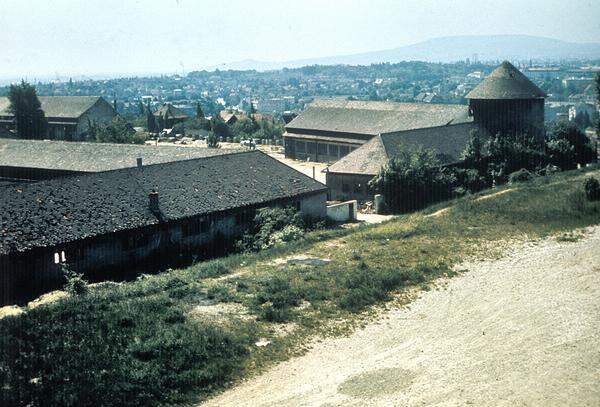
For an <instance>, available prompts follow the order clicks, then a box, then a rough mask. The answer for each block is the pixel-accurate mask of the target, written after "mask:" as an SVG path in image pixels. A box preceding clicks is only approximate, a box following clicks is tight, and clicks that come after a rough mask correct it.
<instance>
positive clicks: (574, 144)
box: [547, 120, 596, 170]
mask: <svg viewBox="0 0 600 407" xmlns="http://www.w3.org/2000/svg"><path fill="white" fill-rule="evenodd" d="M547 150H548V155H549V157H550V160H551V162H552V164H554V165H556V166H558V167H560V168H561V169H563V170H568V169H573V168H577V164H587V163H589V162H592V161H594V160H595V159H596V151H595V150H594V147H593V145H592V143H591V142H590V140H589V139H588V137H587V136H586V135H585V133H583V131H581V129H580V128H579V127H578V126H577V124H575V123H573V122H569V121H566V120H561V121H559V122H558V123H556V124H555V125H554V126H553V127H552V129H551V131H550V135H549V138H548V142H547Z"/></svg>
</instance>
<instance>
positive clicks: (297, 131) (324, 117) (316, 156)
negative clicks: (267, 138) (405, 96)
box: [283, 99, 473, 162]
mask: <svg viewBox="0 0 600 407" xmlns="http://www.w3.org/2000/svg"><path fill="white" fill-rule="evenodd" d="M468 113H469V111H468V107H467V106H463V105H449V104H448V105H444V104H424V103H396V102H375V101H356V100H345V99H317V100H316V101H315V102H313V103H312V104H310V105H309V106H308V107H307V108H306V109H305V110H304V111H303V112H302V113H300V114H299V115H298V116H297V117H296V118H294V119H293V120H292V121H291V122H290V123H288V124H287V125H286V133H285V134H284V135H283V138H284V145H285V155H286V157H289V158H296V159H301V160H306V159H310V160H311V161H319V162H334V161H337V160H339V159H340V158H342V157H343V156H345V155H346V154H348V153H349V152H351V151H353V150H355V149H356V148H358V147H360V146H361V145H363V144H365V143H366V142H367V141H369V140H370V139H372V138H373V137H375V136H377V135H378V134H381V133H390V132H395V131H406V130H414V129H420V128H425V127H435V126H443V125H447V124H451V123H468V122H471V121H473V119H472V118H471V117H469V114H468Z"/></svg>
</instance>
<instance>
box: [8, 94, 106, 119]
mask: <svg viewBox="0 0 600 407" xmlns="http://www.w3.org/2000/svg"><path fill="white" fill-rule="evenodd" d="M38 98H39V99H40V103H41V105H42V110H43V111H44V114H45V115H46V117H49V118H61V119H77V118H79V117H80V116H81V115H82V114H84V113H85V112H86V111H88V110H89V109H90V108H91V107H92V106H94V105H95V104H96V103H98V101H100V100H102V101H103V102H104V103H106V104H108V105H110V104H109V103H108V102H106V101H105V100H104V99H102V98H101V97H100V96H39V97H38ZM9 106H10V102H9V100H8V98H7V97H0V116H12V114H11V113H10V112H9V111H8V107H9Z"/></svg>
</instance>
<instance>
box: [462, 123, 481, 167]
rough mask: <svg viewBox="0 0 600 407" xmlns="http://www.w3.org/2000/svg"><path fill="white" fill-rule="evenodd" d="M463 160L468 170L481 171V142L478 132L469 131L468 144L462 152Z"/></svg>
mask: <svg viewBox="0 0 600 407" xmlns="http://www.w3.org/2000/svg"><path fill="white" fill-rule="evenodd" d="M462 158H463V160H464V162H465V164H466V166H468V167H469V168H476V169H482V166H483V140H482V139H481V135H480V134H479V131H478V130H476V129H473V130H471V132H470V133H469V144H467V148H466V149H465V151H464V152H463V157H462Z"/></svg>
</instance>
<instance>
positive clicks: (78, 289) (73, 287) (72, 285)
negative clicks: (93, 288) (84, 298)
mask: <svg viewBox="0 0 600 407" xmlns="http://www.w3.org/2000/svg"><path fill="white" fill-rule="evenodd" d="M61 270H62V272H63V274H64V276H65V278H66V280H67V282H66V284H65V286H64V290H65V291H66V292H68V293H69V294H71V295H85V294H87V293H88V291H89V287H88V282H87V281H86V280H84V279H83V274H79V273H76V272H74V271H72V270H70V269H69V267H68V266H67V265H66V264H63V265H61Z"/></svg>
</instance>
